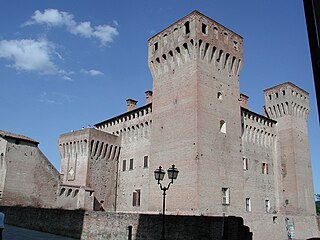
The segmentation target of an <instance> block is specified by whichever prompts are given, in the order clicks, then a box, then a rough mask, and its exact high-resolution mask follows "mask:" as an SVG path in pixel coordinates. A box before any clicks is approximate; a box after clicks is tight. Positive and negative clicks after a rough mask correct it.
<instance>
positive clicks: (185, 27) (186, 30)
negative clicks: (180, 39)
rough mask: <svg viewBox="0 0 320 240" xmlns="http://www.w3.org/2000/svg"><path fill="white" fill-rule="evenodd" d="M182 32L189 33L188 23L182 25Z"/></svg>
mask: <svg viewBox="0 0 320 240" xmlns="http://www.w3.org/2000/svg"><path fill="white" fill-rule="evenodd" d="M184 32H185V34H188V33H190V22H189V21H188V22H186V23H185V24H184Z"/></svg>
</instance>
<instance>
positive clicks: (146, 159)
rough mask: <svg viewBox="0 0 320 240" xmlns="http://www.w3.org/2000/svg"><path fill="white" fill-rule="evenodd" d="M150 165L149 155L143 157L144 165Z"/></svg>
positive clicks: (145, 166)
mask: <svg viewBox="0 0 320 240" xmlns="http://www.w3.org/2000/svg"><path fill="white" fill-rule="evenodd" d="M148 165H149V157H148V156H144V157H143V167H144V168H148Z"/></svg>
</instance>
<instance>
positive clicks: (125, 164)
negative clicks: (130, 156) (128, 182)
mask: <svg viewBox="0 0 320 240" xmlns="http://www.w3.org/2000/svg"><path fill="white" fill-rule="evenodd" d="M126 168H127V160H123V161H122V171H123V172H124V171H125V170H126Z"/></svg>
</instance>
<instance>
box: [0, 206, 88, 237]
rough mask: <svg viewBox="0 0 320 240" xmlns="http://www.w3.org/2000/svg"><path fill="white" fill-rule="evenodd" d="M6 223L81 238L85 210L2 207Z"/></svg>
mask: <svg viewBox="0 0 320 240" xmlns="http://www.w3.org/2000/svg"><path fill="white" fill-rule="evenodd" d="M2 209H3V211H4V213H5V224H10V225H14V226H18V227H23V228H28V229H33V230H37V231H42V232H48V233H53V234H58V235H62V236H67V237H73V238H77V239H80V237H81V232H82V225H83V218H84V211H83V210H74V211H71V210H63V209H45V208H32V207H9V206H7V207H2Z"/></svg>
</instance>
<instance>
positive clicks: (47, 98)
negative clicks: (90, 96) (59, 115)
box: [39, 92, 78, 104]
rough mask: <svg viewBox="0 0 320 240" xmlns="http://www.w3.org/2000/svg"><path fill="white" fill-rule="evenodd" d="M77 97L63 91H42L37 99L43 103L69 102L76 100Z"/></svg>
mask: <svg viewBox="0 0 320 240" xmlns="http://www.w3.org/2000/svg"><path fill="white" fill-rule="evenodd" d="M77 99H78V97H76V96H73V95H68V94H63V93H57V92H52V93H49V94H48V93H47V92H42V93H41V94H40V97H39V101H40V102H42V103H45V104H70V103H74V102H76V101H77Z"/></svg>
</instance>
